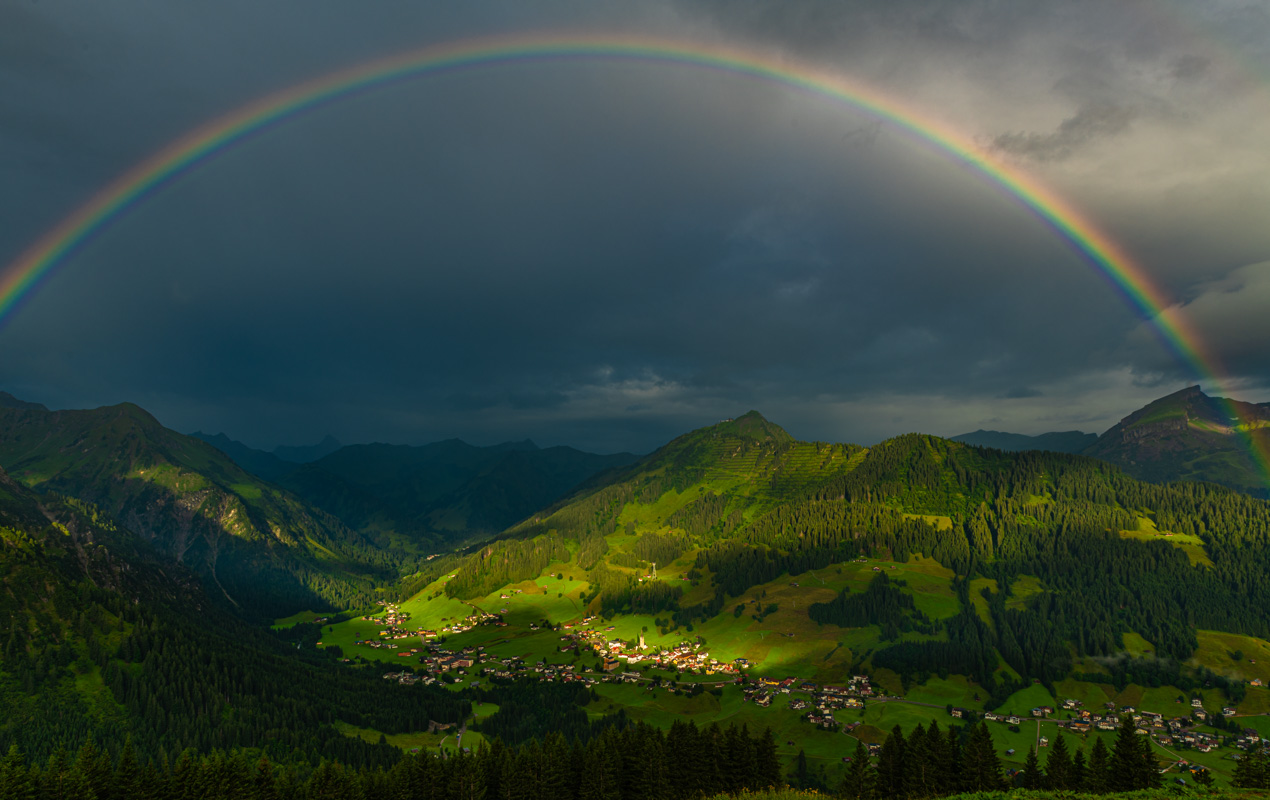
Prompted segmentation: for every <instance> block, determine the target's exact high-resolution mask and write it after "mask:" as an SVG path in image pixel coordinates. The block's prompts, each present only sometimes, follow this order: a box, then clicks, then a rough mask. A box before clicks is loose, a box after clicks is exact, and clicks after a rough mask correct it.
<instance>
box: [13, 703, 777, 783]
mask: <svg viewBox="0 0 1270 800" xmlns="http://www.w3.org/2000/svg"><path fill="white" fill-rule="evenodd" d="M783 783H784V782H783V780H782V778H781V774H780V766H779V762H778V761H777V757H776V742H775V740H774V739H773V737H772V735H771V732H770V731H766V732H764V733H763V734H760V735H751V734H750V733H749V731H748V730H747V729H746V728H745V727H744V726H741V727H736V726H730V727H728V728H726V729H722V728H720V727H718V726H717V725H711V726H710V727H709V728H704V729H700V728H697V727H696V725H694V724H692V723H683V722H676V723H675V724H674V725H673V726H672V727H671V728H670V730H669V731H662V730H660V729H658V728H654V727H652V726H649V725H646V724H643V723H635V724H632V725H627V726H626V727H623V728H617V727H610V728H607V729H605V730H604V731H603V732H601V733H600V734H599V735H597V736H595V737H593V738H591V739H589V740H586V741H582V740H578V739H575V740H573V741H572V742H569V741H568V740H566V739H565V737H564V736H563V735H561V734H560V733H559V732H552V733H550V734H548V735H547V736H546V737H545V738H544V739H543V740H542V742H541V743H539V742H538V741H537V740H531V741H529V742H527V743H526V744H525V745H523V746H521V747H516V748H513V747H507V746H505V745H503V743H502V742H501V741H499V740H495V742H494V744H493V745H492V746H490V747H481V748H480V749H479V750H477V752H476V753H474V754H467V753H460V754H457V755H453V756H451V757H449V758H437V757H436V756H434V755H431V754H423V755H418V756H407V757H405V758H402V759H401V760H400V761H398V762H397V763H396V764H394V765H392V766H391V767H375V768H361V769H356V768H352V767H349V766H346V765H341V764H340V763H339V762H333V761H322V762H320V763H318V764H317V765H316V766H315V765H310V764H304V763H292V764H287V765H285V766H279V765H277V763H276V762H274V761H273V760H271V759H269V758H268V757H267V756H257V755H255V754H252V755H249V754H248V753H247V752H246V751H243V750H236V751H233V752H232V753H230V754H226V753H224V752H221V751H217V752H213V753H211V754H207V755H203V756H199V755H198V754H196V753H194V752H193V751H185V752H183V753H181V754H179V755H178V756H177V757H176V758H175V759H174V760H171V761H154V760H146V759H144V758H142V757H140V756H139V755H138V753H137V751H136V750H135V749H134V748H133V747H132V746H131V743H130V742H128V743H125V744H124V745H123V746H122V747H121V748H120V750H119V753H118V755H117V756H112V755H111V753H110V752H109V751H106V750H103V749H100V748H98V747H97V745H96V744H95V743H93V742H91V741H89V742H86V743H85V744H84V745H83V746H82V747H80V748H79V750H78V752H77V753H76V754H75V755H73V756H71V755H70V754H68V753H67V752H66V751H64V750H59V751H57V752H55V753H54V754H53V755H52V756H50V757H49V759H48V760H47V761H45V762H41V763H36V764H29V763H28V762H27V760H26V759H25V758H24V757H23V756H22V754H21V753H20V751H18V750H16V749H10V750H9V753H8V755H7V757H5V758H4V759H3V760H2V761H0V796H3V797H5V798H33V797H41V798H43V797H49V798H59V800H195V799H197V800H258V799H260V800H263V799H264V798H268V799H269V800H310V799H312V800H317V799H318V798H331V799H332V800H335V799H336V798H339V800H380V799H381V798H382V799H383V800H400V798H413V799H414V800H680V798H683V799H684V800H689V799H690V798H699V797H706V796H711V795H714V794H718V793H721V792H727V793H730V794H737V793H740V792H742V791H745V790H753V789H761V788H767V787H771V786H779V785H782V784H783Z"/></svg>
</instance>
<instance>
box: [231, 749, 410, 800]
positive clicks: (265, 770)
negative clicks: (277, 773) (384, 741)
mask: <svg viewBox="0 0 1270 800" xmlns="http://www.w3.org/2000/svg"><path fill="white" fill-rule="evenodd" d="M411 760H412V761H417V760H418V759H411ZM248 792H249V796H250V797H251V800H278V791H277V789H276V788H275V787H274V779H273V765H272V764H270V763H269V759H268V757H266V756H264V755H262V756H260V758H259V759H258V760H257V761H256V767H255V769H253V770H252V772H251V788H250V789H249V790H248Z"/></svg>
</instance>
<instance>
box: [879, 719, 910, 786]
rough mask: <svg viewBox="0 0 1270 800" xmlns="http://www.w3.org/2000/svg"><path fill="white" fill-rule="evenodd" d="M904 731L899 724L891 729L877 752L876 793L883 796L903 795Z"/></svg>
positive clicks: (904, 780)
mask: <svg viewBox="0 0 1270 800" xmlns="http://www.w3.org/2000/svg"><path fill="white" fill-rule="evenodd" d="M906 744H907V743H906V742H905V741H904V731H903V730H901V728H900V726H899V725H896V726H895V727H894V728H892V729H891V734H890V735H889V736H887V737H886V741H884V742H882V749H881V750H880V751H879V752H878V782H877V794H878V796H879V797H883V798H900V797H904V793H905V789H906V786H905V782H906V776H905V774H904V770H905V763H904V756H905V752H904V751H905V746H906Z"/></svg>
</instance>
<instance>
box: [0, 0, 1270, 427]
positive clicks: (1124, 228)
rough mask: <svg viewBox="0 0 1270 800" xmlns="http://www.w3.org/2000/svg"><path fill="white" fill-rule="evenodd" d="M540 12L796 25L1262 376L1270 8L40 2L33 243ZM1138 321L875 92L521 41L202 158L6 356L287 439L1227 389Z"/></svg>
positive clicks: (28, 104)
mask: <svg viewBox="0 0 1270 800" xmlns="http://www.w3.org/2000/svg"><path fill="white" fill-rule="evenodd" d="M1165 15H1172V16H1165ZM543 30H577V31H583V30H603V31H609V32H633V33H640V34H644V35H651V36H674V37H676V38H680V39H690V40H691V39H700V40H703V41H709V42H726V43H730V44H737V45H740V46H748V47H755V48H764V49H765V50H767V51H776V52H784V53H785V54H786V55H787V56H788V57H789V58H797V59H799V60H808V61H812V62H815V63H817V64H819V65H821V66H822V67H825V68H830V69H834V70H838V71H841V72H842V73H844V74H847V75H850V76H852V77H853V78H855V79H857V80H861V81H864V82H867V83H869V84H871V85H873V86H876V87H878V88H879V89H880V90H882V91H885V92H888V93H890V94H892V95H893V96H895V97H897V98H902V99H903V100H904V101H905V102H907V103H910V104H913V105H916V106H918V107H920V108H922V109H923V111H924V112H926V113H928V114H930V115H931V116H934V117H937V118H940V119H944V120H947V121H948V122H949V123H950V124H953V125H954V126H956V127H957V128H959V129H960V130H962V131H963V132H965V134H966V135H967V136H971V137H973V138H975V139H976V140H978V141H981V142H983V143H985V144H987V145H990V146H994V147H995V148H996V151H997V152H998V153H999V156H1000V157H1001V158H1003V159H1009V160H1011V161H1012V162H1013V163H1015V164H1016V165H1017V166H1019V167H1021V168H1023V169H1026V170H1028V171H1029V172H1031V173H1033V174H1034V175H1036V176H1037V177H1038V178H1039V179H1041V180H1042V181H1044V182H1046V183H1048V184H1050V185H1051V186H1053V187H1055V188H1056V189H1057V190H1058V191H1060V192H1061V193H1062V194H1063V195H1064V196H1066V197H1067V198H1069V199H1070V200H1071V201H1072V202H1073V203H1074V204H1075V205H1077V206H1078V207H1079V208H1081V209H1082V210H1083V211H1084V212H1085V213H1086V214H1087V215H1088V216H1090V217H1091V218H1093V219H1095V220H1096V221H1097V222H1098V224H1099V225H1100V226H1101V227H1103V228H1104V229H1105V230H1106V231H1107V232H1108V233H1109V234H1110V235H1111V236H1112V237H1113V238H1114V239H1115V240H1116V241H1118V242H1119V243H1121V244H1122V245H1123V246H1124V248H1125V249H1126V250H1127V251H1128V252H1130V253H1131V254H1133V255H1134V257H1135V258H1136V259H1137V260H1139V261H1140V263H1141V264H1142V265H1143V267H1144V269H1145V270H1146V271H1147V272H1148V273H1149V274H1150V275H1151V276H1152V278H1153V279H1154V280H1155V281H1156V282H1157V283H1158V284H1159V286H1160V287H1161V288H1162V290H1163V291H1164V292H1165V294H1167V295H1168V296H1170V297H1172V298H1175V303H1176V305H1177V307H1178V308H1179V309H1180V310H1181V311H1182V312H1183V313H1186V314H1187V315H1189V316H1190V317H1192V318H1193V319H1194V321H1195V323H1196V326H1197V328H1198V329H1199V330H1200V332H1201V333H1202V334H1203V335H1204V337H1205V338H1206V339H1207V340H1208V344H1209V345H1210V346H1211V347H1212V349H1213V351H1214V352H1215V353H1216V357H1217V359H1218V360H1220V362H1221V363H1223V364H1225V365H1226V367H1227V368H1228V370H1229V371H1230V378H1231V381H1232V382H1233V385H1237V386H1239V387H1240V388H1241V390H1243V391H1245V392H1247V393H1248V394H1247V397H1248V398H1249V399H1256V400H1261V399H1265V398H1264V397H1263V396H1262V395H1264V394H1266V378H1267V376H1270V372H1268V371H1267V366H1268V365H1267V364H1266V361H1265V354H1264V352H1263V348H1262V347H1260V345H1259V342H1264V341H1265V338H1264V334H1265V332H1261V328H1262V327H1264V324H1263V323H1264V320H1265V318H1266V315H1265V314H1264V313H1263V310H1264V309H1265V308H1266V307H1267V303H1268V302H1270V294H1267V286H1268V285H1270V284H1267V282H1266V280H1264V278H1265V275H1266V273H1267V270H1266V268H1265V262H1266V259H1267V258H1270V226H1266V225H1265V219H1266V218H1267V216H1268V212H1270V153H1267V151H1266V149H1265V147H1264V142H1265V141H1270V91H1268V90H1267V89H1268V83H1267V80H1266V78H1267V76H1270V53H1268V52H1267V48H1266V45H1265V42H1270V15H1267V14H1266V13H1262V12H1260V11H1259V10H1258V9H1257V8H1256V7H1253V6H1244V5H1241V4H1238V3H1234V2H1231V3H1229V4H1224V3H1215V4H1208V5H1206V6H1205V8H1204V9H1202V10H1190V11H1182V10H1172V7H1169V8H1168V9H1164V8H1162V7H1161V8H1155V7H1152V8H1150V9H1148V8H1147V7H1145V6H1144V5H1142V4H1106V3H1094V2H1075V3H1069V2H1064V3H1057V2H1055V3H1040V4H1026V5H1020V4H1002V3H999V2H988V1H987V0H984V1H983V2H968V3H956V4H950V3H939V2H900V3H895V2H889V3H881V2H878V3H870V2H854V3H840V2H828V1H827V0H823V1H822V0H788V1H782V2H779V3H778V2H762V1H760V0H747V1H746V2H736V1H735V0H728V2H722V1H721V0H661V1H659V2H649V3H643V4H638V5H635V4H621V3H615V2H614V3H608V2H601V3H595V2H585V3H584V2H563V1H562V2H550V3H535V4H532V5H527V4H522V3H512V2H501V3H500V2H491V3H485V4H480V6H479V7H473V6H468V5H466V4H464V5H458V4H431V3H404V2H385V3H382V4H375V5H374V6H373V8H370V9H369V10H368V9H367V8H354V7H352V6H349V5H347V4H344V3H335V2H305V3H300V2H298V0H297V2H285V1H283V0H279V2H275V3H270V4H267V5H266V6H261V5H260V4H249V3H246V2H236V1H235V2H226V3H220V4H216V5H214V6H187V5H183V4H167V3H158V2H147V1H145V0H121V1H120V2H118V3H112V4H109V5H107V6H103V5H102V4H96V3H90V2H86V1H85V2H81V3H71V2H67V3H60V4H53V3H45V4H39V5H34V4H31V5H26V4H8V5H5V6H0V98H3V99H0V173H2V174H5V175H6V176H12V179H11V180H6V181H5V182H4V183H3V184H0V212H2V213H3V214H4V219H5V220H6V224H5V225H3V226H2V227H0V260H7V259H8V258H11V257H13V256H16V255H17V253H18V252H20V251H21V250H22V248H23V247H25V246H26V245H27V244H28V243H29V242H30V241H32V240H33V239H34V238H35V237H36V236H37V235H38V234H39V233H40V232H42V231H43V230H45V229H47V228H48V227H50V226H51V225H53V224H54V223H56V222H57V220H58V219H60V218H61V217H62V216H63V215H65V214H67V213H69V212H70V211H71V210H73V209H74V208H75V207H76V206H77V204H79V203H81V202H83V201H84V200H85V199H86V198H87V197H89V196H91V194H92V193H93V191H94V190H95V189H97V188H99V187H100V186H102V185H104V184H105V183H106V182H107V181H109V180H110V179H111V178H113V177H114V176H115V175H118V174H120V173H121V172H122V171H124V170H126V169H127V168H128V167H129V166H130V165H131V164H133V163H135V162H136V161H138V160H140V159H141V158H143V157H145V156H146V155H147V154H149V153H151V152H153V151H155V150H157V149H158V148H160V147H162V146H163V145H164V144H166V143H167V142H169V141H171V140H172V139H174V138H175V137H177V136H179V135H181V134H182V133H184V132H186V131H188V130H190V129H192V128H194V127H195V126H197V125H200V124H202V123H204V122H206V121H207V120H209V119H214V118H216V117H218V116H220V115H222V114H225V113H227V112H229V111H230V110H232V109H233V108H236V107H238V106H240V105H242V104H244V103H246V102H249V101H251V100H253V99H255V98H257V97H259V96H261V95H263V94H265V93H268V92H270V91H275V90H277V89H279V88H283V87H286V86H289V85H294V84H296V83H298V82H300V81H302V80H306V79H309V78H312V77H314V76H315V75H319V74H323V73H326V72H329V71H332V70H335V69H340V68H343V67H347V66H348V65H351V64H356V63H360V62H363V61H365V60H367V59H370V58H373V57H378V56H382V55H385V54H388V53H393V52H399V51H402V50H406V49H411V48H417V47H421V46H424V45H427V44H430V43H437V42H444V41H450V40H453V39H456V38H462V37H470V36H478V35H485V34H494V33H514V32H516V31H543ZM1258 31H1259V32H1260V34H1261V35H1260V36H1258V35H1257V34H1258ZM1250 265H1251V266H1250ZM1143 325H1144V322H1143V320H1142V319H1141V318H1140V317H1139V316H1138V315H1137V314H1136V313H1135V312H1134V310H1132V309H1131V308H1130V307H1129V306H1128V305H1127V304H1125V303H1124V302H1123V300H1122V299H1121V298H1120V297H1119V296H1118V295H1117V294H1116V292H1115V291H1114V290H1113V289H1112V288H1111V287H1110V286H1109V285H1108V284H1107V282H1106V281H1105V280H1104V279H1103V278H1101V277H1100V276H1099V275H1098V274H1097V273H1096V272H1095V271H1093V270H1092V269H1091V268H1090V267H1089V266H1088V265H1087V264H1085V263H1084V261H1083V260H1082V259H1081V258H1080V257H1079V255H1078V254H1076V253H1074V252H1073V251H1072V250H1071V249H1070V248H1068V247H1067V246H1066V245H1065V244H1064V243H1063V242H1061V241H1060V240H1058V239H1057V238H1056V237H1055V235H1054V234H1053V232H1052V231H1051V230H1049V229H1048V228H1047V227H1046V226H1045V225H1044V224H1042V223H1040V222H1039V221H1038V220H1037V219H1036V218H1035V217H1034V216H1033V215H1032V214H1031V213H1030V212H1028V211H1027V210H1026V209H1024V208H1022V207H1021V206H1020V204H1019V203H1018V202H1017V201H1016V200H1015V199H1013V198H1011V197H1009V196H1006V195H1003V194H1002V192H1001V191H1000V190H999V189H998V188H996V187H993V186H990V185H987V184H985V183H984V182H983V181H982V180H981V179H979V178H976V177H975V176H974V175H973V174H971V173H969V172H968V171H966V170H965V169H964V168H962V167H961V166H960V165H959V164H958V163H956V161H955V160H953V159H950V158H949V157H947V155H945V154H943V153H940V152H937V151H935V150H932V149H931V148H930V147H929V146H924V145H921V144H919V143H916V142H914V141H912V140H911V138H909V137H906V136H904V135H903V134H902V133H900V132H899V131H897V130H896V129H894V128H893V127H891V126H889V125H887V124H885V123H883V122H880V121H879V120H877V119H875V118H872V117H870V116H868V115H867V114H865V113H862V112H861V111H859V110H857V109H852V108H848V107H843V106H841V105H836V104H832V103H828V102H826V101H824V100H823V99H817V98H814V97H809V96H806V95H803V94H799V93H796V92H792V91H789V90H786V89H782V88H780V87H778V86H774V85H771V84H766V83H762V82H758V81H753V80H748V79H745V78H742V77H739V76H736V75H730V74H722V73H717V72H711V71H707V70H694V69H689V68H685V67H678V66H671V65H667V64H638V63H629V62H604V61H595V62H587V63H566V62H559V63H522V64H518V65H513V66H504V67H500V68H479V69H471V70H466V71H460V72H457V73H452V74H447V75H445V76H435V77H432V78H427V79H422V80H417V81H411V82H407V83H403V84H399V85H395V86H393V87H391V88H387V89H384V90H381V91H377V92H372V93H368V94H364V95H361V96H358V97H356V98H353V99H350V100H347V101H344V102H341V103H338V104H334V105H332V106H330V107H328V108H325V109H322V110H321V111H319V112H316V113H313V114H309V115H306V116H304V117H302V118H299V119H296V120H293V121H291V122H288V123H286V124H283V125H281V126H278V127H275V128H273V129H271V130H268V131H265V132H262V133H261V135H259V136H256V137H253V138H252V139H251V140H250V141H247V142H244V143H243V144H241V145H239V146H237V147H235V148H233V149H232V150H231V151H230V152H228V153H226V154H224V155H222V156H220V157H218V158H216V159H214V160H212V161H211V162H209V163H207V164H205V165H203V166H201V167H200V168H199V169H197V170H196V171H194V172H192V173H190V174H188V175H187V176H185V177H184V178H182V179H181V180H180V181H178V182H176V183H175V184H173V185H171V186H169V187H168V188H166V189H164V190H163V191H162V192H160V193H159V194H157V195H155V196H154V197H153V198H151V199H149V200H147V201H146V202H145V203H143V204H141V205H140V206H138V207H137V208H136V209H134V210H133V211H132V212H130V213H129V214H128V215H126V216H125V217H124V218H122V219H120V220H119V221H118V222H117V223H115V224H113V225H112V226H111V227H110V228H109V229H108V230H107V231H105V232H104V233H103V235H101V236H99V237H97V238H96V239H95V240H94V241H93V242H92V243H91V244H90V245H89V246H87V247H85V248H84V249H82V250H81V251H79V252H78V253H76V254H75V255H74V257H72V258H71V259H68V260H67V262H66V263H65V264H64V265H62V266H61V267H60V269H59V270H58V272H57V273H56V274H55V275H54V276H53V277H52V278H51V279H50V280H49V281H48V282H47V284H46V285H45V286H44V287H43V288H42V289H41V290H40V291H39V292H38V293H37V294H36V295H34V296H33V297H32V298H31V299H30V300H29V302H27V303H26V304H25V306H24V307H23V308H22V309H21V310H20V311H19V312H18V313H16V314H14V315H13V316H12V317H11V319H10V320H9V321H8V324H7V326H6V327H5V328H4V329H3V330H2V331H0V365H2V366H0V384H3V387H4V388H5V389H7V390H9V391H12V392H14V393H15V394H18V395H19V396H27V397H30V398H31V399H35V400H40V401H42V402H45V403H48V404H50V405H54V406H57V405H70V406H82V405H96V404H101V403H108V402H117V401H119V400H124V399H129V400H134V401H136V402H140V403H142V404H143V405H146V406H147V407H149V408H151V409H152V410H154V411H155V412H156V413H157V414H158V415H159V416H160V418H161V419H162V420H163V421H164V422H165V423H167V424H169V425H172V426H174V427H177V428H179V429H190V430H192V429H195V428H201V429H203V430H215V429H224V430H225V431H227V432H228V433H230V434H231V435H233V436H237V437H240V438H243V439H246V440H248V441H251V442H254V443H258V444H262V445H272V444H275V443H277V442H279V441H282V442H295V441H305V440H310V439H314V440H315V439H316V438H318V437H320V436H321V435H322V434H324V433H326V432H327V431H330V432H333V433H335V434H336V435H337V436H339V438H341V440H344V441H358V440H370V439H380V440H389V441H408V442H422V441H428V440H431V439H435V438H441V437H445V436H461V437H464V438H467V439H470V440H472V441H477V442H492V441H497V440H500V439H504V438H523V437H524V436H532V437H534V438H535V439H537V440H539V441H541V442H543V443H557V442H559V443H568V444H575V445H578V446H582V447H591V448H596V449H634V450H641V449H649V448H652V447H654V446H656V445H657V444H659V443H660V442H662V441H664V440H665V439H667V438H669V437H670V436H673V435H675V434H676V433H679V432H681V431H682V430H684V429H687V428H690V427H694V426H697V425H700V424H706V423H709V422H712V421H714V420H716V419H718V418H720V417H724V416H733V415H735V414H737V413H740V412H742V411H744V410H746V409H748V408H751V407H755V408H759V409H761V410H763V411H764V412H765V413H766V414H768V415H769V416H770V417H772V418H773V419H775V420H777V421H778V422H781V423H783V424H785V425H787V426H788V427H789V428H790V429H791V431H792V432H794V433H795V434H796V435H799V436H802V437H806V438H817V439H832V440H852V441H863V442H871V441H876V440H877V439H879V438H882V437H884V436H889V435H893V434H895V433H901V432H904V431H908V430H925V431H930V432H934V433H940V434H955V433H959V432H962V431H964V430H973V429H975V428H979V427H985V428H997V429H1009V430H1016V431H1019V432H1023V433H1039V432H1042V431H1045V430H1055V429H1059V430H1064V429H1071V428H1081V429H1084V430H1094V431H1101V430H1102V429H1105V428H1106V427H1108V426H1109V425H1111V424H1113V423H1114V422H1115V421H1116V420H1118V419H1119V418H1120V417H1121V416H1123V415H1124V414H1127V413H1128V412H1129V411H1131V410H1133V409H1134V408H1136V407H1137V406H1138V405H1141V404H1142V403H1143V402H1145V401H1147V400H1150V399H1152V398H1154V397H1156V396H1159V395H1160V394H1164V393H1166V392H1167V391H1171V390H1172V389H1174V388H1178V387H1180V386H1181V385H1184V384H1186V383H1188V382H1193V380H1194V376H1192V375H1190V374H1188V372H1187V371H1186V368H1185V367H1184V366H1183V365H1180V364H1179V363H1178V362H1177V360H1176V359H1175V358H1174V357H1173V355H1172V354H1170V353H1168V352H1167V351H1166V350H1163V349H1162V348H1161V346H1160V344H1159V343H1158V341H1157V340H1156V339H1155V338H1154V337H1152V336H1149V335H1144V330H1143ZM1258 332H1260V333H1258Z"/></svg>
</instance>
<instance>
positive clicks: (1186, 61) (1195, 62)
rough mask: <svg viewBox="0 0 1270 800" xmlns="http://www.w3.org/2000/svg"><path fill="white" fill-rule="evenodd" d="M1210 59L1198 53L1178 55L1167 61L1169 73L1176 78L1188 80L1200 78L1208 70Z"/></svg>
mask: <svg viewBox="0 0 1270 800" xmlns="http://www.w3.org/2000/svg"><path fill="white" fill-rule="evenodd" d="M1211 64H1212V59H1210V58H1208V57H1206V56H1199V55H1193V54H1191V55H1184V56H1178V57H1177V58H1175V59H1173V61H1172V62H1170V63H1169V67H1170V70H1169V73H1170V74H1171V75H1172V76H1173V77H1174V78H1177V79H1178V80H1183V81H1189V80H1195V79H1197V78H1202V77H1204V76H1205V75H1207V74H1208V72H1209V67H1210V66H1211Z"/></svg>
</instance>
